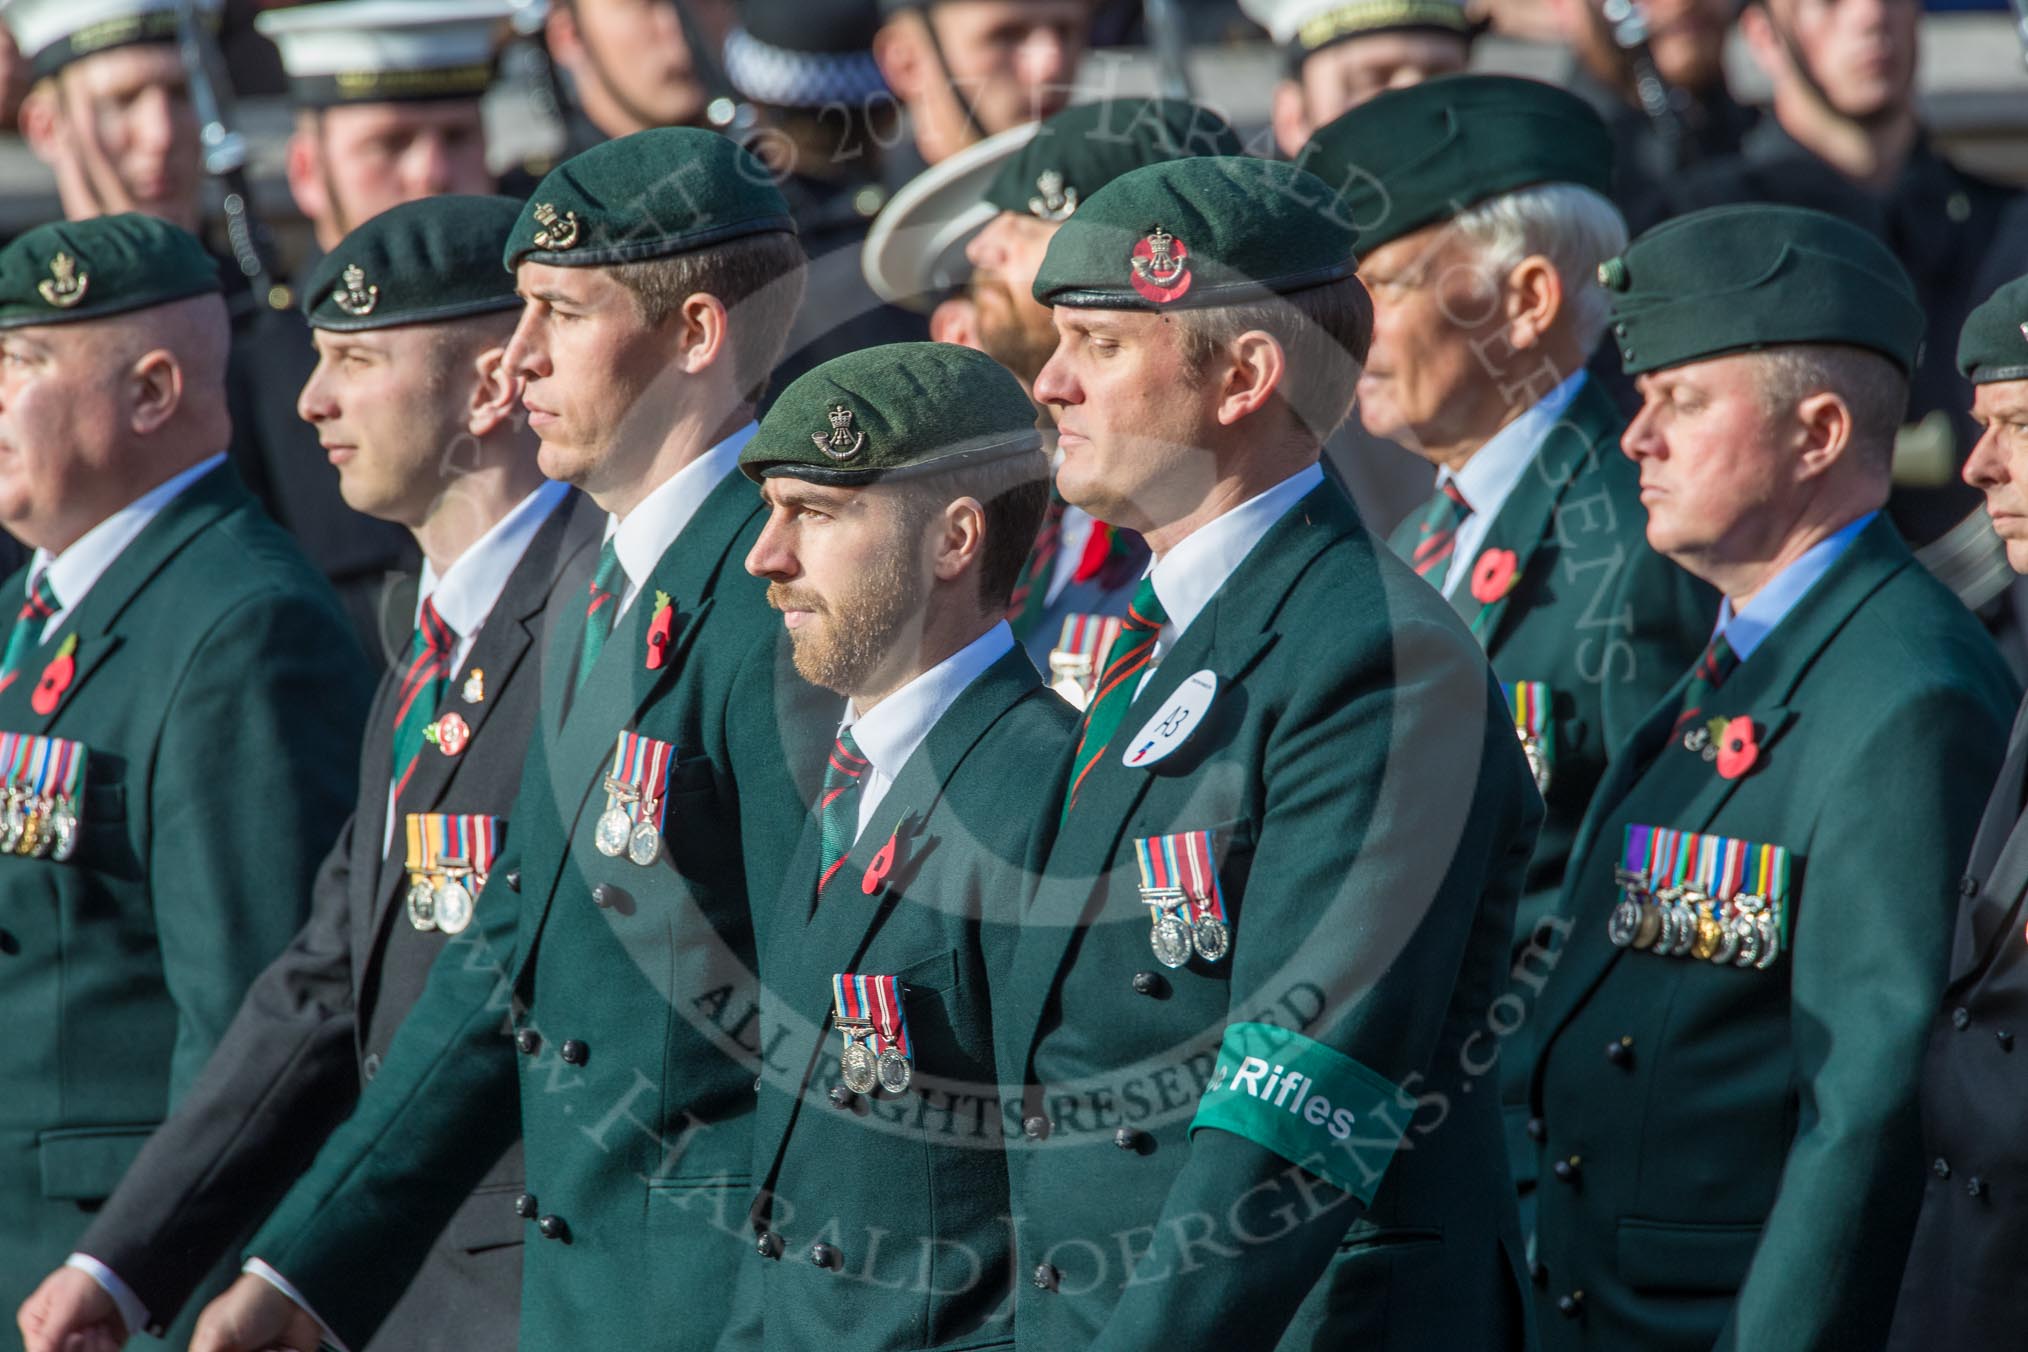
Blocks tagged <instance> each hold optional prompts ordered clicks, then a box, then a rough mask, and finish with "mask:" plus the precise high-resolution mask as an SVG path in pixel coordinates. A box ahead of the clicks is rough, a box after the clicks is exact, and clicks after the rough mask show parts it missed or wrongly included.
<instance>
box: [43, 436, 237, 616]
mask: <svg viewBox="0 0 2028 1352" xmlns="http://www.w3.org/2000/svg"><path fill="white" fill-rule="evenodd" d="M224 463H225V452H224V451H220V452H219V453H218V454H217V455H214V456H212V457H211V458H210V459H208V460H205V461H203V462H202V463H200V464H195V465H192V466H191V467H190V468H189V469H186V470H184V471H183V472H182V473H180V474H177V475H174V476H172V477H170V478H168V479H164V480H163V481H162V482H161V483H159V484H156V485H155V486H154V487H153V488H151V489H149V490H148V491H147V492H145V493H143V494H142V495H141V496H140V497H138V498H135V499H134V500H133V501H132V502H130V503H128V504H127V505H126V506H124V507H122V508H120V510H119V511H117V512H114V513H113V514H112V515H111V516H109V517H107V518H106V519H105V520H104V521H101V522H99V524H98V525H96V526H93V527H92V528H91V529H90V530H88V531H86V532H85V533H84V534H83V535H80V536H78V537H77V539H76V540H74V541H72V542H71V545H70V548H68V549H66V550H64V551H63V553H61V554H51V553H50V552H49V551H48V550H46V549H38V550H36V551H35V557H34V558H32V559H30V560H29V562H28V578H27V582H28V595H30V596H33V595H35V581H36V579H37V578H39V577H41V576H42V575H43V574H44V573H48V574H49V585H50V586H51V587H54V588H55V589H56V604H57V606H58V609H57V611H56V613H55V614H53V615H51V616H50V617H49V618H48V619H47V620H45V621H43V624H42V633H41V634H40V635H39V636H38V638H37V641H38V642H45V641H47V640H48V638H49V636H50V635H51V634H54V633H55V632H56V631H57V630H58V629H59V628H61V627H62V625H63V622H64V621H65V620H67V619H69V618H70V613H71V612H72V611H73V610H76V609H77V608H78V606H79V604H80V603H82V602H83V601H84V599H85V597H87V596H89V595H90V594H91V590H92V588H93V587H94V586H95V585H97V583H98V580H99V579H100V578H101V577H104V576H105V573H106V569H108V568H110V567H112V566H113V561H114V560H115V559H118V558H119V557H120V555H121V554H124V553H125V552H126V550H127V546H128V545H130V544H132V543H134V539H135V537H136V536H138V535H140V533H141V532H142V531H144V530H146V529H147V528H148V523H149V522H150V521H153V520H154V519H155V518H156V517H157V516H159V515H161V512H162V509H163V508H164V507H167V506H168V505H169V504H170V503H171V502H174V501H175V500H176V496H177V494H179V493H181V492H182V491H183V490H184V489H186V488H188V487H190V485H192V484H194V483H196V482H197V481H198V480H199V479H202V478H203V477H204V476H205V475H207V474H209V473H211V471H213V470H215V469H217V468H218V467H219V466H220V465H223V464H224Z"/></svg>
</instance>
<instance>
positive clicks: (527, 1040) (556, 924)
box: [192, 128, 822, 1352]
mask: <svg viewBox="0 0 2028 1352" xmlns="http://www.w3.org/2000/svg"><path fill="white" fill-rule="evenodd" d="M506 261H507V263H508V265H509V266H510V267H512V268H514V269H515V272H516V280H517V287H518V289H519V291H520V293H521V295H522V297H523V298H524V299H525V300H526V301H527V308H526V309H525V310H524V311H523V313H522V317H521V323H520V327H519V328H518V329H517V330H516V331H515V334H514V338H513V341H512V342H511V343H510V345H509V347H508V352H507V356H506V359H505V360H506V364H507V367H508V369H509V370H510V371H512V372H514V373H515V374H516V375H518V376H519V377H520V378H521V379H522V380H523V382H524V385H523V391H522V402H523V405H524V406H525V407H526V408H527V409H528V412H529V422H530V425H531V426H532V427H533V428H534V429H535V433H536V435H537V436H538V437H539V438H540V439H541V442H542V447H541V452H540V458H539V459H540V464H541V466H542V469H543V471H544V472H545V473H546V474H548V475H549V476H550V477H551V478H556V479H562V480H564V481H566V482H568V483H571V484H574V485H576V486H577V487H579V488H580V489H582V490H584V491H585V492H586V493H588V494H589V495H590V497H591V498H592V500H593V501H594V502H596V503H597V504H598V506H599V507H600V508H602V509H603V510H604V511H606V512H607V513H609V516H608V519H607V521H606V523H605V526H604V534H605V540H604V544H603V545H602V546H601V547H600V548H599V550H598V551H597V558H596V561H595V562H594V563H593V567H592V569H591V572H590V575H589V577H586V576H585V575H584V574H583V573H579V574H578V575H577V576H576V577H575V578H573V579H566V581H565V582H564V583H563V584H562V586H563V588H564V591H565V593H566V594H570V593H574V596H573V597H572V599H571V600H570V601H568V602H566V605H567V606H568V609H567V610H566V611H565V613H564V614H563V615H559V616H558V617H557V618H556V620H555V622H554V623H553V624H552V625H551V631H552V632H551V638H550V642H549V646H548V651H547V655H546V659H545V661H544V664H543V670H542V703H541V707H540V708H539V709H538V710H537V712H536V724H535V728H536V732H535V737H534V740H533V742H532V744H531V746H530V748H529V753H528V760H527V766H526V770H525V772H524V775H523V778H522V784H521V792H520V795H519V797H518V798H517V799H516V801H515V804H514V808H513V812H512V814H511V819H512V823H513V831H512V834H511V835H510V837H509V840H508V845H507V849H506V851H505V852H504V853H503V854H502V856H501V857H500V859H499V860H498V861H497V862H496V864H495V865H494V870H493V878H494V879H495V880H496V881H495V882H494V884H493V886H494V887H496V888H498V887H504V888H506V889H507V896H503V897H497V898H496V897H488V898H487V901H488V902H489V903H491V902H494V901H496V900H501V901H504V900H508V899H509V898H510V897H511V898H512V903H513V904H508V905H490V904H489V905H485V906H481V907H480V908H479V910H478V914H477V916H476V918H475V920H474V922H473V924H474V929H475V930H476V931H477V932H478V933H480V934H481V935H482V936H483V938H484V940H485V942H486V945H487V947H488V949H489V950H491V951H493V952H511V953H512V954H513V955H514V956H513V958H512V960H511V962H510V963H509V966H508V970H507V972H506V974H505V976H504V978H503V979H502V980H501V981H499V982H498V986H499V989H497V990H496V981H495V975H494V973H493V972H492V971H491V970H490V969H488V968H481V969H480V970H476V971H475V970H472V969H470V968H468V967H467V966H466V965H465V964H463V963H462V962H460V961H459V960H458V959H457V957H454V956H452V955H451V954H449V953H447V954H446V956H445V958H444V959H443V960H442V961H439V962H438V963H437V964H436V966H435V967H434V968H433V969H432V970H431V973H430V981H429V986H428V988H427V989H426V990H425V992H424V993H423V996H422V998H421V1000H419V1001H418V1002H417V1004H416V1006H415V1008H414V1009H413V1010H412V1011H411V1012H410V1014H409V1017H408V1020H407V1021H406V1022H405V1023H404V1024H403V1026H402V1028H401V1031H400V1032H399V1033H398V1034H396V1037H395V1040H394V1043H393V1045H392V1046H391V1047H390V1048H389V1050H388V1052H387V1054H386V1057H385V1060H384V1061H383V1063H382V1065H381V1069H380V1073H379V1075H377V1076H376V1077H375V1078H374V1081H373V1083H372V1084H371V1085H369V1086H368V1087H367V1090H366V1092H365V1093H364V1094H363V1095H362V1096H361V1098H360V1103H359V1108H358V1110H357V1112H355V1113H354V1115H353V1117H352V1119H351V1121H349V1122H348V1123H347V1124H346V1125H345V1126H344V1127H343V1128H341V1129H340V1130H339V1131H338V1132H337V1133H335V1134H334V1135H333V1136H332V1137H331V1139H330V1141H329V1142H328V1143H326V1145H325V1147H324V1150H323V1152H322V1154H321V1155H320V1157H319V1158H318V1160H317V1162H316V1164H315V1165H314V1166H313V1167H312V1168H311V1170H310V1171H309V1173H308V1174H307V1175H305V1177H304V1178H303V1180H302V1181H301V1182H299V1183H298V1184H297V1185H296V1187H295V1188H294V1189H292V1190H291V1192H290V1193H289V1195H288V1196H287V1197H285V1198H284V1199H283V1200H282V1202H281V1203H280V1204H279V1206H278V1207H277V1208H276V1210H275V1212H274V1214H273V1215H272V1216H271V1217H270V1218H269V1220H268V1222H267V1224H266V1225H265V1226H263V1227H262V1229H261V1230H260V1231H259V1232H258V1233H257V1234H256V1235H255V1236H254V1238H253V1239H252V1240H251V1241H250V1242H249V1243H248V1246H247V1252H248V1254H249V1256H250V1257H251V1258H258V1259H260V1260H261V1261H262V1263H263V1264H265V1265H266V1267H267V1269H269V1272H270V1273H271V1274H272V1278H270V1279H265V1280H264V1278H266V1277H268V1274H266V1273H264V1274H263V1275H262V1276H248V1277H243V1278H241V1280H240V1282H239V1283H238V1285H237V1286H235V1287H234V1288H233V1289H232V1290H231V1291H229V1292H228V1293H227V1294H226V1296H224V1297H222V1298H221V1300H220V1301H218V1302H216V1303H214V1305H213V1306H212V1308H211V1310H210V1311H209V1312H207V1314H206V1316H205V1319H204V1320H203V1321H202V1322H201V1324H200V1326H199V1329H198V1336H197V1338H196V1340H195V1341H194V1342H193V1344H192V1346H193V1347H194V1348H197V1349H199V1352H223V1350H224V1349H259V1348H264V1347H267V1346H269V1345H270V1344H272V1343H275V1342H282V1343H288V1344H291V1345H294V1346H307V1345H308V1343H307V1342H304V1341H298V1340H309V1341H314V1340H315V1339H316V1338H318V1337H324V1338H327V1339H337V1340H342V1341H343V1342H344V1343H345V1344H346V1345H347V1346H352V1347H357V1346H358V1345H360V1344H362V1343H364V1342H366V1341H367V1339H368V1338H370V1337H371V1336H372V1335H373V1332H374V1330H375V1329H376V1328H377V1327H378V1326H379V1325H380V1324H381V1322H382V1321H383V1320H384V1319H385V1318H386V1317H387V1313H388V1311H389V1308H390V1307H391V1306H392V1305H393V1304H394V1302H395V1300H396V1299H397V1298H398V1297H399V1296H400V1294H401V1292H402V1288H403V1287H404V1286H405V1285H406V1283H407V1282H408V1281H409V1279H410V1278H411V1276H412V1275H413V1274H414V1273H415V1271H416V1268H417V1266H418V1265H419V1263H420V1262H421V1260H422V1256H423V1254H424V1253H425V1252H426V1251H427V1249H428V1246H429V1245H430V1244H431V1243H432V1242H433V1241H435V1239H436V1237H437V1234H438V1232H439V1231H440V1230H441V1229H442V1228H443V1226H444V1225H445V1223H446V1222H447V1221H448V1220H449V1219H450V1217H451V1216H452V1215H453V1214H454V1213H455V1212H456V1211H457V1209H458V1208H459V1207H460V1206H461V1205H462V1204H463V1202H464V1200H465V1198H466V1197H467V1196H468V1195H469V1194H470V1193H471V1191H472V1188H473V1187H474V1185H476V1184H478V1183H479V1182H480V1181H481V1179H482V1178H483V1176H484V1174H485V1172H486V1170H487V1169H488V1168H489V1167H491V1165H492V1164H493V1162H494V1161H495V1160H497V1159H498V1158H499V1155H500V1152H501V1150H502V1149H504V1148H505V1147H506V1146H507V1144H508V1143H509V1142H511V1141H512V1140H513V1139H514V1136H515V1135H516V1133H517V1132H518V1133H519V1134H520V1135H521V1137H522V1145H523V1153H524V1161H525V1168H526V1176H527V1188H526V1191H524V1192H522V1193H521V1194H519V1195H518V1196H516V1195H512V1194H505V1193H503V1194H498V1195H496V1196H495V1197H494V1199H493V1205H495V1206H497V1207H499V1208H501V1209H503V1210H505V1211H509V1212H512V1213H515V1214H517V1215H518V1216H519V1217H520V1218H521V1220H522V1233H523V1234H524V1235H525V1236H526V1245H527V1247H526V1251H525V1254H524V1257H523V1261H522V1301H521V1331H520V1342H521V1344H522V1345H523V1346H525V1347H565V1346H570V1345H573V1344H580V1343H582V1344H588V1345H596V1346H608V1345H619V1344H622V1343H627V1342H633V1341H637V1340H638V1339H640V1338H641V1337H643V1336H649V1337H651V1338H653V1339H654V1340H655V1341H656V1342H657V1343H658V1345H660V1346H665V1347H670V1348H684V1349H692V1348H695V1349H703V1348H709V1347H712V1346H714V1345H715V1344H716V1341H717V1338H718V1334H719V1332H720V1330H721V1329H722V1328H723V1326H724V1323H725V1320H726V1319H727V1318H728V1317H729V1315H730V1313H731V1293H732V1288H733V1283H734V1280H735V1278H736V1275H737V1273H738V1271H739V1268H740V1265H741V1263H742V1262H743V1261H745V1260H748V1259H750V1258H751V1255H752V1248H753V1241H752V1237H751V1232H750V1231H748V1230H747V1228H746V1225H745V1214H746V1207H747V1203H748V1201H749V1199H750V1197H751V1182H750V1180H751V1174H750V1157H751V1153H752V1141H751V1134H750V1130H749V1128H750V1125H751V1122H752V1119H753V1110H754V1079H755V1077H756V1075H757V1074H758V1073H759V1072H760V1068H761V1064H762V1057H763V1051H764V1049H763V1048H762V1046H761V1044H760V1043H759V1042H758V1040H757V1033H756V1027H757V1021H758V991H757V988H756V984H755V979H754V958H753V953H754V947H753V924H752V921H751V919H750V918H749V913H748V903H747V897H748V891H749V887H752V888H754V889H757V891H758V893H759V894H760V895H764V896H766V897H768V898H769V899H770V901H772V899H773V898H774V896H775V887H774V880H775V879H777V878H778V877H779V876H780V871H781V869H782V868H783V866H784V864H785V863H786V857H787V855H788V854H789V852H790V851H791V850H792V849H793V847H794V843H795V839H796V836H797V834H798V833H799V832H800V831H801V829H802V824H803V818H804V816H805V814H806V811H807V809H806V806H805V800H803V799H802V798H800V797H799V796H798V793H797V788H796V785H795V784H794V783H793V782H791V781H790V779H789V776H788V768H789V767H788V757H787V755H786V752H785V747H788V746H804V745H808V744H809V740H810V739H813V738H815V737H817V736H821V730H822V720H821V719H819V720H816V721H815V722H814V723H812V724H810V725H809V726H811V727H815V728H816V729H817V731H815V732H808V731H807V730H806V727H805V724H804V722H803V719H804V717H805V710H804V707H803V705H802V704H800V703H798V701H799V700H802V699H803V698H804V697H803V695H802V693H801V692H802V691H805V690H807V687H803V686H802V684H801V682H800V681H799V680H797V678H796V677H795V676H794V674H793V672H792V671H790V670H788V667H787V656H786V652H785V651H784V650H785V648H786V642H785V640H784V638H783V636H782V631H781V625H780V623H779V621H778V620H777V619H776V618H775V616H774V614H773V613H772V612H771V611H770V610H769V609H768V607H767V605H766V604H765V602H764V600H763V597H764V593H765V587H764V586H763V584H761V583H760V582H757V581H755V580H753V579H751V578H748V577H747V576H746V575H745V572H744V570H743V569H742V568H741V567H740V564H741V561H742V560H743V559H744V558H745V557H746V554H747V551H748V550H749V549H751V548H752V545H753V541H754V538H755V536H756V535H757V534H758V532H759V530H760V527H761V523H762V520H763V516H764V512H763V507H762V503H761V501H760V498H759V496H758V495H757V494H756V493H755V492H754V490H753V486H752V485H751V484H749V483H747V482H746V481H745V480H744V479H742V478H741V477H740V476H739V475H738V474H737V473H736V472H735V466H736V464H737V461H738V457H739V452H740V448H741V447H743V446H744V445H745V444H746V443H747V441H748V440H749V439H750V438H751V437H752V435H753V423H752V418H753V407H754V403H755V401H756V400H757V398H758V397H759V394H760V391H761V389H762V387H763V386H764V385H765V383H766V380H767V373H768V371H769V370H770V368H772V366H773V365H774V363H775V361H776V359H777V358H778V357H779V355H780V346H781V335H782V334H783V333H784V332H785V331H786V330H787V327H788V325H787V319H788V316H789V315H790V314H791V313H793V311H794V309H795V305H796V301H797V299H798V297H799V295H800V292H801V282H802V276H801V267H802V253H801V250H800V247H799V246H798V244H797V242H796V238H795V235H794V234H793V232H792V230H791V229H790V225H789V218H788V214H787V212H786V211H785V210H784V208H783V203H782V199H781V196H780V194H779V193H777V192H776V191H775V190H774V188H773V187H772V186H771V185H770V184H769V182H768V178H767V174H766V172H765V170H763V169H762V168H761V166H760V165H759V164H758V163H756V162H755V161H754V160H753V159H752V157H751V156H750V155H748V154H747V152H745V151H744V150H741V149H740V148H739V147H737V146H736V145H734V144H733V143H732V142H730V141H728V140H726V139H724V138H723V137H719V136H716V135H714V134H712V133H710V132H702V131H696V130H692V129H687V128H668V129H662V130H657V131H647V132H640V133H637V134H635V135H633V136H629V137H625V138H622V139H620V140H617V141H609V142H607V143H606V144H604V145H602V146H599V147H596V148H594V149H592V150H589V151H586V152H585V153H584V154H582V155H580V156H577V157H576V158H575V159H572V160H570V161H568V162H566V163H565V164H563V165H561V166H559V167H558V168H557V169H556V170H555V171H554V172H553V173H551V174H550V175H549V177H548V178H546V179H544V180H543V182H542V184H541V185H540V186H539V187H538V189H537V191H536V193H535V195H534V196H533V197H532V198H531V199H530V200H529V202H528V204H527V205H526V207H525V208H524V209H523V212H522V215H521V218H520V219H519V221H518V222H517V223H516V225H515V227H514V231H513V234H512V235H511V237H510V240H509V243H508V247H507V254H506ZM778 680H779V681H780V684H778ZM810 768H811V769H812V770H814V769H816V768H817V767H810ZM274 1278H278V1279H279V1280H278V1281H276V1280H273V1279H274ZM285 1293H286V1294H285ZM309 1312H314V1316H315V1318H314V1319H313V1317H312V1315H311V1314H310V1313H309ZM318 1320H321V1321H322V1322H321V1325H320V1324H319V1323H318V1322H317V1321H318ZM644 1330H652V1333H648V1334H644Z"/></svg>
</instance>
